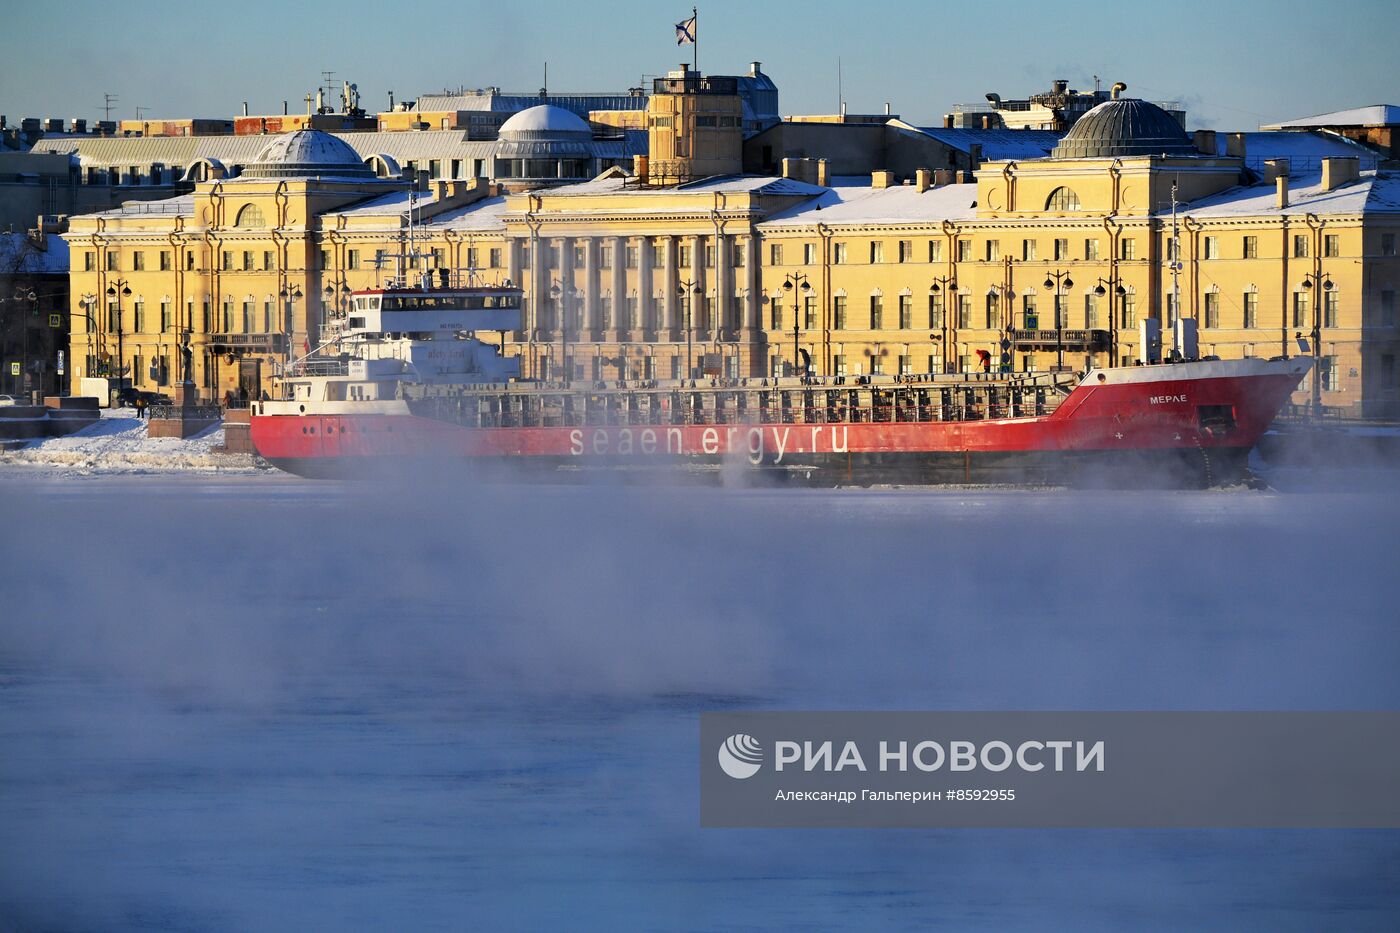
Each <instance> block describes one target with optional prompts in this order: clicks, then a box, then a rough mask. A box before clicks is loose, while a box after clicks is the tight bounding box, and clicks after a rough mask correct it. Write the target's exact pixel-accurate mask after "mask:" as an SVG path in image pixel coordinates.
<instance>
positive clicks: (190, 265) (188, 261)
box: [185, 250, 194, 272]
mask: <svg viewBox="0 0 1400 933" xmlns="http://www.w3.org/2000/svg"><path fill="white" fill-rule="evenodd" d="M185 268H186V269H188V270H189V271H191V272H193V271H194V250H190V251H189V252H187V253H185Z"/></svg>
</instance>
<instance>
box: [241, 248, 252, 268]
mask: <svg viewBox="0 0 1400 933" xmlns="http://www.w3.org/2000/svg"><path fill="white" fill-rule="evenodd" d="M243 271H244V272H251V271H253V252H252V250H246V249H245V250H244V251H243Z"/></svg>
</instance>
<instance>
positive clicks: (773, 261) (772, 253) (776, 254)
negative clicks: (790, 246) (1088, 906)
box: [768, 243, 783, 266]
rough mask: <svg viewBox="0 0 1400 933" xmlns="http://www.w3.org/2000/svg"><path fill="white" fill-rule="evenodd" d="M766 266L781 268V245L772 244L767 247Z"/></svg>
mask: <svg viewBox="0 0 1400 933" xmlns="http://www.w3.org/2000/svg"><path fill="white" fill-rule="evenodd" d="M768 264H769V265H770V266H781V265H782V264H783V244H781V243H772V244H770V245H769V247H768Z"/></svg>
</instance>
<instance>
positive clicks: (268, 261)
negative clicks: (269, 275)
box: [263, 249, 277, 272]
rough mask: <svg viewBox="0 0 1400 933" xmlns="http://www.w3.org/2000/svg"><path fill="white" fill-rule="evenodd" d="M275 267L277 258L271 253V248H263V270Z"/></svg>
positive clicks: (270, 269) (268, 270)
mask: <svg viewBox="0 0 1400 933" xmlns="http://www.w3.org/2000/svg"><path fill="white" fill-rule="evenodd" d="M276 267H277V260H276V258H275V257H274V256H273V254H272V250H270V249H265V250H263V271H264V272H271V271H272V270H273V269H275V268H276Z"/></svg>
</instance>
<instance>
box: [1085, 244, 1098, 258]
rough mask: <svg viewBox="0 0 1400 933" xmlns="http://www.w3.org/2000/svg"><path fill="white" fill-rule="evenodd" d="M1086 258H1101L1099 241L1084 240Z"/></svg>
mask: <svg viewBox="0 0 1400 933" xmlns="http://www.w3.org/2000/svg"><path fill="white" fill-rule="evenodd" d="M1084 258H1085V259H1088V260H1094V259H1098V258H1099V241H1098V240H1096V239H1087V240H1085V241H1084Z"/></svg>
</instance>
